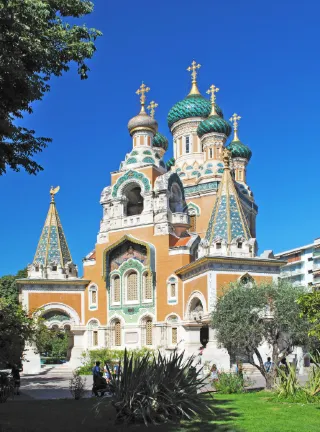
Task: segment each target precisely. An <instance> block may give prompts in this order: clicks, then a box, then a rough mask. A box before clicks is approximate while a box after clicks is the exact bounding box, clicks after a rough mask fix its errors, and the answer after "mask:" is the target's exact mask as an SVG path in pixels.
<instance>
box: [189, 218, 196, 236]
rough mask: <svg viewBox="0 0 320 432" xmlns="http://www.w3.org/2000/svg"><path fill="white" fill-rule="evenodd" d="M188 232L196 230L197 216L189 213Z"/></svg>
mask: <svg viewBox="0 0 320 432" xmlns="http://www.w3.org/2000/svg"><path fill="white" fill-rule="evenodd" d="M189 218H190V229H189V230H190V232H193V233H195V232H197V216H196V215H195V214H193V215H190V216H189Z"/></svg>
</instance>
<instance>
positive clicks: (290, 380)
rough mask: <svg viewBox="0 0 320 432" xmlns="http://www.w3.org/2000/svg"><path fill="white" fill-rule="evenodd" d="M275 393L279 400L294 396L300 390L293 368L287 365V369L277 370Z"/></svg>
mask: <svg viewBox="0 0 320 432" xmlns="http://www.w3.org/2000/svg"><path fill="white" fill-rule="evenodd" d="M278 378H279V379H278V383H277V393H278V395H279V397H280V398H287V397H292V396H295V395H296V393H297V392H299V391H300V390H301V386H300V384H299V381H298V377H297V371H296V369H295V367H293V366H291V365H289V364H288V366H287V368H285V369H282V368H281V367H279V368H278Z"/></svg>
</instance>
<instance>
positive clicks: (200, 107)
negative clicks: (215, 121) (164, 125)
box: [167, 94, 223, 128]
mask: <svg viewBox="0 0 320 432" xmlns="http://www.w3.org/2000/svg"><path fill="white" fill-rule="evenodd" d="M215 109H216V112H217V114H218V115H219V116H221V117H223V113H222V111H221V108H220V107H219V106H218V105H215ZM210 112H211V103H210V101H209V100H208V99H206V98H204V97H203V96H202V95H201V94H198V95H194V94H193V95H188V96H187V97H186V98H184V99H183V100H182V101H179V102H177V103H176V104H175V105H173V107H172V108H171V109H170V111H169V114H168V117H167V120H168V126H169V128H171V127H172V125H173V124H174V123H176V122H177V121H179V120H183V119H186V118H190V117H208V115H210Z"/></svg>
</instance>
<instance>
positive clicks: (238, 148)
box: [228, 140, 252, 161]
mask: <svg viewBox="0 0 320 432" xmlns="http://www.w3.org/2000/svg"><path fill="white" fill-rule="evenodd" d="M228 149H229V150H230V151H231V157H232V158H237V157H239V158H244V159H247V160H248V161H249V160H250V159H251V156H252V151H251V150H250V149H249V147H248V146H246V145H245V144H243V143H242V142H241V141H239V140H238V141H231V143H230V144H229V145H228Z"/></svg>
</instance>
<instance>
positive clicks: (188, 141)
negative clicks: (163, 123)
mask: <svg viewBox="0 0 320 432" xmlns="http://www.w3.org/2000/svg"><path fill="white" fill-rule="evenodd" d="M186 153H190V138H189V137H188V136H187V137H186Z"/></svg>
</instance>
